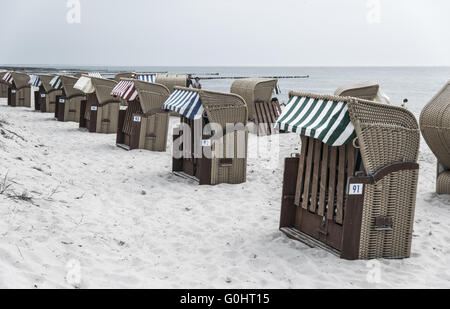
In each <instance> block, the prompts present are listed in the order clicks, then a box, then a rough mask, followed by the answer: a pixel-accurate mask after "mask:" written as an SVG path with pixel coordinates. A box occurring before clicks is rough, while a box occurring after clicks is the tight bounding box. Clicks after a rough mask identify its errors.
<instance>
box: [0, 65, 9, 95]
mask: <svg viewBox="0 0 450 309" xmlns="http://www.w3.org/2000/svg"><path fill="white" fill-rule="evenodd" d="M6 73H7V72H6V71H4V72H0V98H5V99H7V98H8V88H9V87H8V85H7V84H6V83H3V82H2V80H3V76H5V74H6Z"/></svg>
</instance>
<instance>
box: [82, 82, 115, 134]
mask: <svg viewBox="0 0 450 309" xmlns="http://www.w3.org/2000/svg"><path fill="white" fill-rule="evenodd" d="M116 85H117V82H116V81H114V80H110V79H104V78H99V77H93V76H89V75H82V76H81V77H80V79H79V80H78V81H77V83H76V85H75V86H74V88H75V89H79V90H81V91H82V92H83V93H85V94H86V100H85V101H82V104H81V111H80V112H81V114H80V128H87V129H88V130H89V132H92V133H104V134H116V133H117V127H118V121H119V110H120V105H121V103H122V102H123V100H122V99H121V98H115V97H113V96H111V92H112V90H113V89H114V87H115V86H116Z"/></svg>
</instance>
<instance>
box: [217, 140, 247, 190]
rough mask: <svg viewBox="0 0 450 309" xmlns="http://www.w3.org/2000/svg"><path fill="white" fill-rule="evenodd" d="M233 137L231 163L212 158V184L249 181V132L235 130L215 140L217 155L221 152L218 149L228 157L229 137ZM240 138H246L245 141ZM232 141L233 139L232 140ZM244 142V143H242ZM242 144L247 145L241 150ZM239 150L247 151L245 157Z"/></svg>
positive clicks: (224, 156)
mask: <svg viewBox="0 0 450 309" xmlns="http://www.w3.org/2000/svg"><path fill="white" fill-rule="evenodd" d="M230 138H233V142H234V154H233V158H228V159H232V163H231V164H221V162H220V159H213V160H212V167H211V184H212V185H217V184H221V183H227V184H240V183H244V182H246V181H247V148H248V132H244V131H241V132H239V131H235V132H233V133H229V134H226V135H225V136H223V137H222V138H221V139H219V140H215V141H213V145H214V146H213V148H214V149H215V151H216V156H218V155H219V154H218V153H217V151H220V152H222V154H221V156H222V157H223V158H227V151H228V149H227V146H228V143H229V141H228V139H230ZM240 139H244V140H243V141H242V140H240ZM230 142H231V141H230ZM242 142H243V143H242ZM242 144H244V145H245V149H242V150H240V149H239V148H238V147H241V146H242ZM238 151H245V158H242V156H239V153H238Z"/></svg>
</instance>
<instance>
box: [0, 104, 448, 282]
mask: <svg viewBox="0 0 450 309" xmlns="http://www.w3.org/2000/svg"><path fill="white" fill-rule="evenodd" d="M0 119H1V120H5V121H7V123H8V124H6V125H5V124H3V125H2V127H1V128H0V132H1V135H0V154H1V163H0V177H1V178H2V179H3V177H4V176H5V175H6V174H7V175H8V179H7V183H10V184H11V187H10V188H9V190H8V192H7V193H5V194H9V195H14V194H15V195H22V194H23V196H24V197H31V198H32V199H31V201H23V200H20V199H11V197H9V198H8V197H6V196H5V194H3V195H0V217H1V220H0V235H1V237H0V288H34V287H38V288H71V287H81V288H304V287H307V288H351V287H358V288H400V287H412V288H418V287H427V288H428V287H441V288H442V287H447V288H449V287H450V269H449V267H448V265H450V246H449V244H450V224H449V223H450V197H449V196H443V197H438V196H437V195H436V194H434V193H433V192H434V182H435V172H436V167H435V158H434V156H433V155H432V153H431V152H430V150H429V149H428V147H427V146H426V145H425V144H424V143H423V144H422V153H421V155H420V164H421V176H420V184H419V186H420V187H419V195H418V203H417V212H416V224H415V232H414V240H413V256H412V258H411V259H407V260H402V261H385V260H383V261H379V263H378V262H375V263H374V262H371V263H367V262H365V261H357V262H348V261H344V260H340V259H338V258H337V257H335V256H333V255H330V254H328V253H327V252H324V251H322V250H319V249H311V248H308V247H307V246H305V245H303V244H301V243H299V242H295V241H292V240H289V239H288V238H287V237H285V236H284V235H283V234H282V233H281V232H279V231H278V224H279V215H280V201H281V189H282V173H283V168H284V166H283V163H282V160H280V162H279V163H278V164H275V166H274V167H275V168H270V165H267V163H268V162H267V161H260V160H257V159H254V158H252V159H250V160H249V167H248V181H247V183H246V184H243V185H235V186H232V185H220V186H214V187H210V186H198V185H196V184H194V183H191V182H189V181H187V180H184V179H181V178H178V177H176V176H173V175H172V174H171V151H170V148H168V151H167V152H166V153H152V152H147V151H132V152H126V151H124V150H121V149H119V148H117V147H116V146H115V136H114V135H99V134H89V133H87V132H85V131H81V130H79V129H78V125H77V124H75V123H58V122H56V121H55V120H53V119H52V115H50V114H41V113H36V112H34V111H32V110H31V109H26V108H11V107H8V106H6V102H5V100H3V99H2V100H1V104H0ZM176 123H177V119H176V118H173V119H172V121H171V124H172V126H173V125H175V124H176ZM7 130H9V131H11V132H15V133H16V134H18V135H19V136H21V137H22V138H23V139H22V138H20V137H18V136H16V135H14V134H12V133H9V132H8V131H7ZM250 139H251V141H250V142H251V144H255V143H256V140H257V138H256V136H251V137H250ZM280 141H281V154H280V157H281V158H283V157H286V156H289V155H290V153H291V152H294V151H295V148H296V147H298V143H299V139H298V136H296V135H295V134H290V135H283V136H281V137H280ZM268 167H269V168H268ZM1 182H2V181H0V183H1ZM68 264H69V265H68ZM78 266H80V271H79V272H78V271H77V267H78ZM373 266H375V267H379V270H380V277H379V278H378V279H379V280H375V281H374V280H368V278H369V279H370V278H375V279H377V276H375V277H373V276H371V274H372V273H371V272H369V271H370V269H371V267H373ZM376 269H377V268H376ZM375 274H376V272H375ZM78 275H80V277H79V278H77V277H78ZM67 279H69V280H67ZM78 279H81V280H78ZM78 281H79V283H78Z"/></svg>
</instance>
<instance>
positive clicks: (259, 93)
mask: <svg viewBox="0 0 450 309" xmlns="http://www.w3.org/2000/svg"><path fill="white" fill-rule="evenodd" d="M277 83H278V80H277V79H267V78H245V79H238V80H236V81H235V82H234V83H233V84H232V85H231V93H234V94H237V95H239V96H241V97H242V98H243V99H244V100H245V102H246V103H247V107H248V114H249V117H250V118H252V119H255V118H256V115H255V102H256V101H261V102H269V101H270V100H271V98H272V94H273V91H274V89H275V87H276V86H277Z"/></svg>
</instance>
